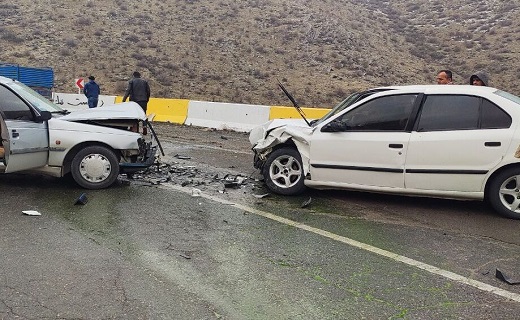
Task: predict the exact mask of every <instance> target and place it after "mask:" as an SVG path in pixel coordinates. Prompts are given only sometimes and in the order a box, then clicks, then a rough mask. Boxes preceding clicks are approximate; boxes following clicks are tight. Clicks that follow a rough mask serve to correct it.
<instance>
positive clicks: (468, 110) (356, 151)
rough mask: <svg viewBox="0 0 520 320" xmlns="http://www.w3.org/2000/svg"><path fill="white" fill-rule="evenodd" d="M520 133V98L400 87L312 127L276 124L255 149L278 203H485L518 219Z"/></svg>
mask: <svg viewBox="0 0 520 320" xmlns="http://www.w3.org/2000/svg"><path fill="white" fill-rule="evenodd" d="M289 96H290V95H289ZM290 98H291V97H290ZM291 100H292V101H293V103H295V101H294V99H291ZM295 106H296V107H297V105H295ZM306 122H307V123H306ZM519 125H520V98H519V97H517V96H515V95H512V94H510V93H507V92H504V91H501V90H498V89H495V88H491V87H480V86H464V85H460V86H459V85H450V86H439V85H422V86H393V87H386V88H376V89H372V90H368V91H365V92H360V93H356V94H354V95H352V96H351V97H349V98H347V99H346V100H345V101H343V102H342V103H340V104H339V105H338V106H337V107H336V108H333V109H332V110H331V111H330V112H329V113H328V114H327V115H325V116H324V117H323V118H322V119H319V120H317V121H314V122H311V123H309V122H308V121H307V120H305V121H304V120H294V119H292V120H282V119H277V120H272V121H270V122H268V123H266V124H264V125H262V126H259V127H256V128H254V129H253V130H252V131H251V133H250V136H249V139H250V142H251V144H252V145H253V151H254V153H255V155H254V159H255V160H254V165H255V167H256V168H259V169H260V170H261V172H262V175H263V176H264V179H265V183H266V185H267V187H268V188H269V189H270V190H272V191H273V192H275V193H279V194H284V195H294V194H298V193H301V192H303V191H304V189H305V187H306V186H308V187H312V188H317V189H348V190H360V191H369V192H383V193H395V194H401V195H413V196H428V197H439V198H451V199H476V200H487V201H488V202H489V203H490V204H491V205H492V207H493V208H494V209H495V210H496V211H497V212H499V213H500V214H502V215H504V216H506V217H509V218H514V219H520V128H519Z"/></svg>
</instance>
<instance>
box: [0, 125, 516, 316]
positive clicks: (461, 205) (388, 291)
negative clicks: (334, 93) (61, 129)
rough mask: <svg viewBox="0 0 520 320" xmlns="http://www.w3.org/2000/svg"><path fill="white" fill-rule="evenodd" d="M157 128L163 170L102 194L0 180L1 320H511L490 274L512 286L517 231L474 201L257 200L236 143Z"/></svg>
mask: <svg viewBox="0 0 520 320" xmlns="http://www.w3.org/2000/svg"><path fill="white" fill-rule="evenodd" d="M157 131H158V132H159V133H160V137H161V139H162V140H163V145H164V148H165V151H166V156H164V157H162V158H161V165H160V166H158V167H157V168H155V169H154V170H150V171H149V172H147V173H146V174H142V175H138V176H136V177H135V179H134V180H130V181H126V179H125V178H124V177H122V180H121V182H120V183H118V184H117V185H115V186H114V187H112V188H109V189H107V190H98V191H85V190H82V189H80V188H78V187H77V186H76V185H74V183H73V182H71V181H70V180H68V179H54V178H47V177H40V176H30V175H5V176H0V194H1V196H0V199H1V200H2V209H1V210H0V218H1V219H2V220H1V221H2V223H1V224H0V252H1V254H2V262H1V268H0V319H42V318H45V319H399V318H404V319H515V318H518V314H519V311H520V286H516V285H511V284H508V283H506V282H504V281H502V280H500V279H497V277H496V269H497V268H499V269H500V270H502V271H503V272H504V273H506V275H508V276H510V277H511V279H512V280H520V267H518V260H519V256H520V248H519V242H520V239H519V238H520V237H518V230H519V228H520V221H514V220H508V219H504V218H502V217H500V216H498V215H496V214H495V213H494V212H493V211H492V210H491V209H489V208H487V207H486V206H485V205H483V204H482V203H480V202H460V201H448V200H438V199H422V198H408V197H398V196H386V195H376V194H367V193H357V192H339V191H308V192H307V193H305V194H304V195H302V196H298V197H281V196H276V195H273V194H269V195H268V196H265V197H261V195H265V194H267V191H266V189H265V188H264V187H263V185H262V182H261V181H259V178H260V177H259V176H258V173H257V172H255V170H254V169H253V168H252V165H251V154H250V153H249V145H248V142H247V136H246V135H244V134H242V133H235V132H219V131H213V130H205V129H200V128H190V127H180V126H174V125H165V124H163V125H157ZM226 178H227V179H226ZM230 181H233V182H237V181H238V182H240V183H235V184H230V183H229V182H230ZM226 185H228V187H226ZM83 192H85V193H86V195H87V198H88V202H87V203H86V204H85V205H74V202H75V200H76V199H77V198H78V196H79V195H80V194H81V193H83ZM309 199H311V201H310V204H309V205H308V206H306V207H304V208H302V203H303V202H306V201H307V202H308V200H309ZM22 210H36V211H38V212H40V213H41V214H42V215H41V216H28V215H24V214H22Z"/></svg>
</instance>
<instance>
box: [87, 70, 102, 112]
mask: <svg viewBox="0 0 520 320" xmlns="http://www.w3.org/2000/svg"><path fill="white" fill-rule="evenodd" d="M88 80H89V81H88V82H87V83H86V84H85V87H84V88H83V93H84V94H85V96H86V97H87V101H88V107H89V108H95V107H97V105H98V100H99V93H100V91H101V90H100V89H99V85H98V84H97V83H96V82H95V81H94V80H96V78H95V77H94V76H90V77H88Z"/></svg>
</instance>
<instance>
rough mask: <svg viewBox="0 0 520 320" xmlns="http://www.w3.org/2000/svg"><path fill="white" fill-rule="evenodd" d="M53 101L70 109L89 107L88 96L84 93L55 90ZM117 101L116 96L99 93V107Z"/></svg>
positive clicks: (63, 107)
mask: <svg viewBox="0 0 520 320" xmlns="http://www.w3.org/2000/svg"><path fill="white" fill-rule="evenodd" d="M52 101H53V102H54V103H55V104H57V105H59V106H60V107H61V108H62V109H66V110H69V111H74V110H82V109H88V104H87V97H85V95H84V94H77V93H60V92H53V93H52ZM115 101H116V96H106V95H99V100H98V108H102V107H103V106H106V105H109V104H114V103H115Z"/></svg>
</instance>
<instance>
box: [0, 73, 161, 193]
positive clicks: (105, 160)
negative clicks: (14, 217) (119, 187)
mask: <svg viewBox="0 0 520 320" xmlns="http://www.w3.org/2000/svg"><path fill="white" fill-rule="evenodd" d="M0 129H1V137H2V140H1V145H0V174H2V173H12V172H25V171H28V172H36V173H42V174H47V175H51V176H55V177H62V176H64V175H66V174H69V173H70V174H71V175H72V177H73V178H74V180H75V181H76V183H77V184H79V185H80V186H81V187H84V188H87V189H101V188H106V187H108V186H110V185H112V184H113V183H114V182H115V181H116V180H117V177H118V175H119V174H120V173H126V174H132V173H134V172H136V171H139V170H143V169H146V168H148V167H149V166H151V165H152V164H153V163H154V162H155V158H156V152H157V150H158V148H159V149H161V146H160V144H159V141H158V139H157V136H156V135H155V132H154V131H153V128H152V127H151V124H150V123H149V122H148V120H147V118H146V114H145V113H144V111H143V110H142V109H141V107H140V106H139V105H138V104H137V103H135V102H127V103H122V104H118V105H113V106H104V107H102V108H94V109H87V110H81V111H75V112H71V113H69V112H68V111H66V110H63V109H61V108H60V107H58V106H57V105H55V104H54V103H52V102H51V101H49V100H47V99H46V98H44V97H42V96H41V95H39V94H38V93H36V92H35V91H33V90H32V89H31V88H29V87H27V86H25V85H24V84H22V83H20V82H18V81H15V80H11V79H8V78H4V77H0ZM148 131H149V132H150V133H149V134H148ZM161 151H162V149H161Z"/></svg>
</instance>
